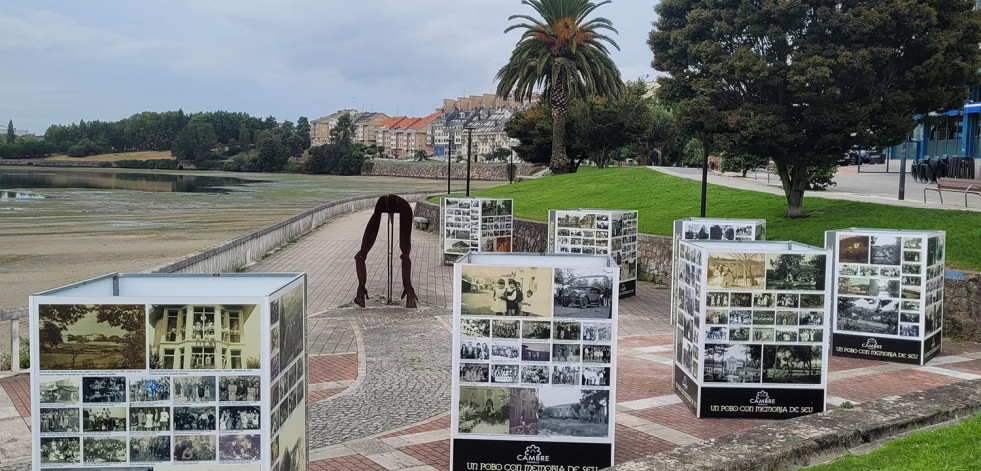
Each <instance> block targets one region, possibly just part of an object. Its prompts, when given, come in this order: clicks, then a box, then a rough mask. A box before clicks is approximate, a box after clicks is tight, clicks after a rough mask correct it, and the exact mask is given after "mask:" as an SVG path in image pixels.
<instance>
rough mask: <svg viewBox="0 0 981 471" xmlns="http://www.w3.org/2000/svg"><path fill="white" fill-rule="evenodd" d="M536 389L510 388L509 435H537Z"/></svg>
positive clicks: (537, 404)
mask: <svg viewBox="0 0 981 471" xmlns="http://www.w3.org/2000/svg"><path fill="white" fill-rule="evenodd" d="M538 406H539V402H538V389H537V388H511V408H510V410H509V414H510V417H509V420H508V422H509V423H508V425H509V427H508V434H509V435H538V408H539V407H538Z"/></svg>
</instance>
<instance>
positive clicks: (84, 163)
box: [0, 159, 116, 168]
mask: <svg viewBox="0 0 981 471" xmlns="http://www.w3.org/2000/svg"><path fill="white" fill-rule="evenodd" d="M0 165H12V166H27V167H31V166H38V167H91V168H107V167H115V166H116V163H115V162H102V161H93V160H78V161H75V160H42V159H0Z"/></svg>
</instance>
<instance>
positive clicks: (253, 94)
mask: <svg viewBox="0 0 981 471" xmlns="http://www.w3.org/2000/svg"><path fill="white" fill-rule="evenodd" d="M654 3H655V2H654V0H613V2H612V3H610V4H607V5H603V6H601V7H599V8H598V9H597V10H596V11H595V12H594V15H595V16H602V17H605V18H607V19H609V20H611V21H612V22H613V25H614V27H615V28H616V29H617V30H618V31H619V34H618V35H615V36H614V39H615V41H616V42H617V43H618V44H619V45H620V48H621V49H620V50H619V51H617V50H615V49H614V50H613V51H612V57H613V60H614V62H615V63H616V64H617V66H618V67H619V68H620V72H621V75H622V76H623V78H624V80H635V79H637V78H639V77H642V76H645V75H647V76H651V77H652V76H653V75H654V71H653V70H652V69H651V67H650V61H651V52H650V50H649V49H648V47H647V45H646V41H647V35H648V33H649V32H650V30H651V23H652V22H653V21H654V10H653V8H654ZM512 14H529V15H533V14H534V10H533V9H532V8H531V7H529V6H527V5H522V4H521V2H520V1H519V0H413V1H405V0H281V1H277V2H268V1H260V0H140V1H136V2H134V1H121V0H117V1H108V0H86V1H84V2H79V1H77V0H50V1H44V2H38V1H37V0H4V1H3V2H2V3H0V62H2V63H3V67H2V72H0V121H2V122H3V123H4V124H6V121H7V120H8V119H12V120H13V122H14V127H16V128H17V129H18V130H27V131H31V132H34V133H37V134H43V133H44V131H45V129H47V127H48V126H49V125H51V124H69V123H72V122H78V120H79V119H84V120H86V121H90V120H96V119H98V120H111V121H115V120H119V119H122V118H125V117H128V116H130V115H132V114H134V113H138V112H141V111H167V110H176V109H178V108H180V109H183V110H184V111H185V112H199V111H213V110H227V111H242V112H246V113H249V114H250V115H253V116H260V117H265V116H270V115H271V116H275V117H276V118H277V119H278V120H279V121H283V120H286V119H289V120H290V121H294V122H295V121H296V119H297V117H299V116H306V117H308V118H310V119H315V118H318V117H320V116H324V115H327V114H330V113H332V112H334V111H337V110H339V109H343V108H354V109H358V110H370V111H379V112H383V113H386V114H388V115H392V116H394V115H409V116H424V115H427V114H429V113H431V112H433V111H434V110H435V109H436V108H438V107H440V106H441V105H442V100H443V98H456V97H459V96H465V95H471V94H483V93H493V92H494V90H495V86H496V83H495V81H494V74H495V73H496V72H497V70H498V69H500V67H501V66H503V65H504V64H505V63H506V62H507V60H508V58H509V56H510V53H511V50H512V49H513V47H514V44H515V43H516V42H517V40H518V38H519V36H520V34H521V33H520V32H519V31H512V32H510V33H508V34H504V29H505V28H507V27H508V26H509V25H511V24H514V23H515V21H508V16H510V15H512Z"/></svg>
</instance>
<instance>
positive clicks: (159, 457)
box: [129, 435, 170, 463]
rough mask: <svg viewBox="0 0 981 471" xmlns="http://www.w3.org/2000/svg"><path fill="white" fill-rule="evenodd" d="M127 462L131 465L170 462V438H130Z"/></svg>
mask: <svg viewBox="0 0 981 471" xmlns="http://www.w3.org/2000/svg"><path fill="white" fill-rule="evenodd" d="M129 460H130V462H133V463H150V462H155V461H170V436H169V435H163V436H153V437H132V438H130V439H129Z"/></svg>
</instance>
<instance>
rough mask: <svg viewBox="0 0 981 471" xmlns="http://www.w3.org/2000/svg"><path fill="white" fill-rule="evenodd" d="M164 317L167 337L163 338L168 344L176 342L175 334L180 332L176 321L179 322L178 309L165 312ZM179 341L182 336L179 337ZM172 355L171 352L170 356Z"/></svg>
mask: <svg viewBox="0 0 981 471" xmlns="http://www.w3.org/2000/svg"><path fill="white" fill-rule="evenodd" d="M165 315H166V317H167V331H166V332H167V336H166V337H165V338H166V340H167V341H168V342H176V341H177V332H178V331H179V330H180V328H179V327H178V320H180V309H167V310H166V311H165ZM181 340H183V335H182V336H181ZM173 353H174V352H173V350H171V354H173Z"/></svg>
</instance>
